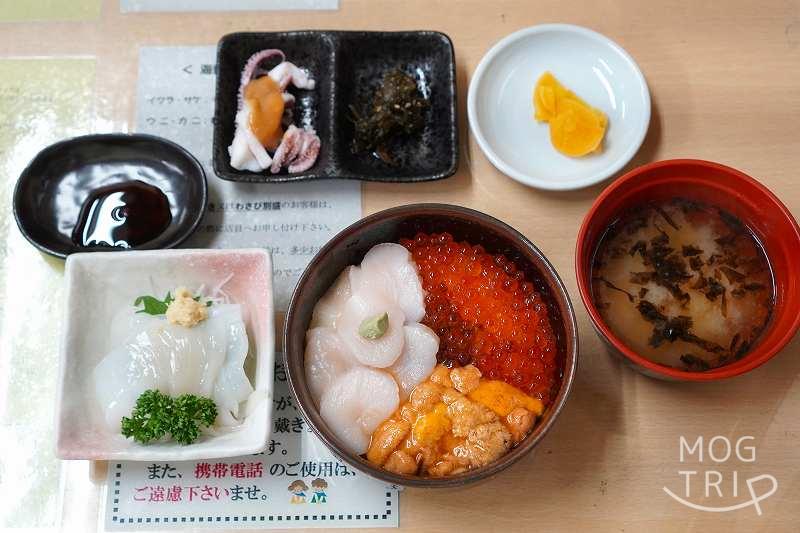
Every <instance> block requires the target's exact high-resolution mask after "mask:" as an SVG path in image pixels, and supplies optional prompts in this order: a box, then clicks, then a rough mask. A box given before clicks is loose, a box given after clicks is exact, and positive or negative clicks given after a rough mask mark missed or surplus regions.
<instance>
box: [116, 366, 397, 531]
mask: <svg viewBox="0 0 800 533" xmlns="http://www.w3.org/2000/svg"><path fill="white" fill-rule="evenodd" d="M273 402H274V405H273V407H274V409H273V417H274V419H273V427H272V435H271V437H270V440H269V442H268V445H267V448H266V449H265V450H264V451H263V452H262V453H260V454H256V455H249V456H245V457H236V458H230V459H221V460H207V461H184V462H176V463H151V462H135V461H122V462H111V463H109V467H108V489H107V495H106V506H105V528H106V530H109V531H130V530H140V529H147V528H149V529H159V530H166V529H185V528H186V527H192V528H215V529H218V528H226V529H230V528H241V529H287V528H301V527H302V528H310V527H320V528H333V527H397V525H398V512H397V510H398V501H399V497H398V491H397V490H396V489H393V488H388V487H387V486H386V485H385V484H384V483H382V482H380V481H377V480H374V479H372V478H369V477H367V476H365V475H363V474H360V473H358V472H356V471H355V470H354V469H353V468H352V467H350V466H349V465H346V464H345V463H343V462H341V461H339V460H337V459H336V458H335V457H334V456H333V455H332V454H331V453H330V452H329V451H328V449H327V448H326V447H325V445H324V444H322V442H321V441H320V440H319V439H318V438H317V437H316V436H315V435H314V434H313V433H311V431H310V429H309V428H308V426H307V425H306V423H305V420H304V419H303V418H302V417H301V416H300V412H299V410H298V409H297V407H296V405H295V403H294V402H295V400H294V397H293V396H292V394H291V392H290V391H289V388H288V383H287V378H286V371H285V369H284V367H283V364H282V363H278V364H276V366H275V394H274V399H273Z"/></svg>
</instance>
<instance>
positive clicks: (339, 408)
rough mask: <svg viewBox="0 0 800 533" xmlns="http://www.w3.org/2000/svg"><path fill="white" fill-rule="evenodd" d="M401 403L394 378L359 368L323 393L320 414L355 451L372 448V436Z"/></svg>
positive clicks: (377, 371) (378, 371)
mask: <svg viewBox="0 0 800 533" xmlns="http://www.w3.org/2000/svg"><path fill="white" fill-rule="evenodd" d="M399 405H400V395H399V392H398V388H397V383H396V382H395V380H394V379H393V378H392V376H390V375H389V374H387V373H386V372H383V371H381V370H376V369H372V368H365V367H356V368H353V369H351V370H350V371H348V372H347V373H345V374H344V375H342V376H340V377H339V378H338V379H337V380H336V381H334V383H333V384H332V385H331V387H330V388H329V389H328V390H327V391H326V392H325V394H323V395H322V399H321V401H320V415H321V416H322V418H323V419H324V420H325V421H326V422H327V423H328V425H329V426H330V427H331V430H332V431H333V432H334V434H336V436H337V437H339V439H341V441H342V442H343V444H344V445H345V446H346V447H347V449H348V450H350V451H351V452H353V453H356V454H362V453H365V452H366V451H367V448H368V447H369V440H370V435H371V434H372V432H373V431H375V429H376V428H377V427H378V425H379V424H380V423H381V422H383V421H384V420H385V419H386V418H388V417H389V415H391V414H392V413H393V412H394V411H395V410H396V409H397V407H398V406H399Z"/></svg>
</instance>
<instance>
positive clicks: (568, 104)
mask: <svg viewBox="0 0 800 533" xmlns="http://www.w3.org/2000/svg"><path fill="white" fill-rule="evenodd" d="M560 104H561V105H560V106H559V113H558V114H557V115H556V117H555V118H554V119H553V120H551V121H550V142H552V143H553V146H554V147H555V149H556V150H558V151H559V152H561V153H562V154H564V155H568V156H572V157H581V156H584V155H587V154H590V153H592V152H594V151H595V150H597V149H598V148H599V147H600V143H602V142H603V136H604V135H605V132H606V120H605V116H604V115H598V114H597V113H595V112H594V110H593V109H592V108H591V107H588V106H586V105H585V104H582V103H580V102H576V101H575V100H564V101H563V102H560Z"/></svg>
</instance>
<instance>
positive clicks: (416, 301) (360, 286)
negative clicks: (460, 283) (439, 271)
mask: <svg viewBox="0 0 800 533" xmlns="http://www.w3.org/2000/svg"><path fill="white" fill-rule="evenodd" d="M350 283H351V285H352V288H353V292H357V291H361V290H363V291H365V292H366V293H381V294H384V295H386V297H387V298H390V299H391V300H392V301H394V302H397V305H398V306H400V309H402V310H403V313H404V314H405V317H406V320H408V321H409V322H419V321H421V320H422V318H423V317H424V316H425V291H424V289H423V288H422V280H420V277H419V272H418V271H417V265H416V263H414V260H413V259H412V257H411V253H410V252H409V251H408V250H406V248H405V247H404V246H402V245H400V244H395V243H383V244H378V245H376V246H373V247H372V248H371V249H370V250H369V251H368V252H367V255H365V256H364V259H363V260H362V261H361V269H360V270H358V271H353V272H352V274H351V279H350Z"/></svg>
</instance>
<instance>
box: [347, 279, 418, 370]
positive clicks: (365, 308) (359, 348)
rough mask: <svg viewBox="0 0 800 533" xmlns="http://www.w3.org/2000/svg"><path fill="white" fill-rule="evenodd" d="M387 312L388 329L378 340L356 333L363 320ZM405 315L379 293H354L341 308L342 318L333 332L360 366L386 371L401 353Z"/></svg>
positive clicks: (403, 340)
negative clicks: (384, 369)
mask: <svg viewBox="0 0 800 533" xmlns="http://www.w3.org/2000/svg"><path fill="white" fill-rule="evenodd" d="M383 313H387V314H388V315H389V326H388V328H387V329H386V332H385V333H384V334H383V335H382V336H381V337H380V338H377V339H367V338H364V337H362V336H361V334H360V333H359V332H358V330H359V327H360V326H361V323H362V322H364V321H365V320H368V319H371V318H374V317H376V316H379V315H382V314H383ZM404 321H405V315H404V314H403V311H401V310H400V308H399V307H397V306H396V305H394V304H392V303H389V301H388V300H387V299H386V298H385V296H383V295H382V294H364V293H363V292H355V293H353V295H352V296H350V298H348V300H347V302H345V304H344V308H343V309H342V316H341V317H339V319H338V320H337V321H336V332H337V333H338V334H339V337H341V339H342V342H344V345H345V346H346V347H347V348H348V349H349V350H350V353H351V354H352V355H353V357H355V358H356V359H357V360H358V361H359V362H360V363H362V364H364V365H369V366H374V367H377V368H385V367H387V366H390V365H391V364H392V363H394V362H395V361H396V360H397V358H398V357H400V352H402V351H403V343H404V342H405V339H404V336H403V322H404Z"/></svg>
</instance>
